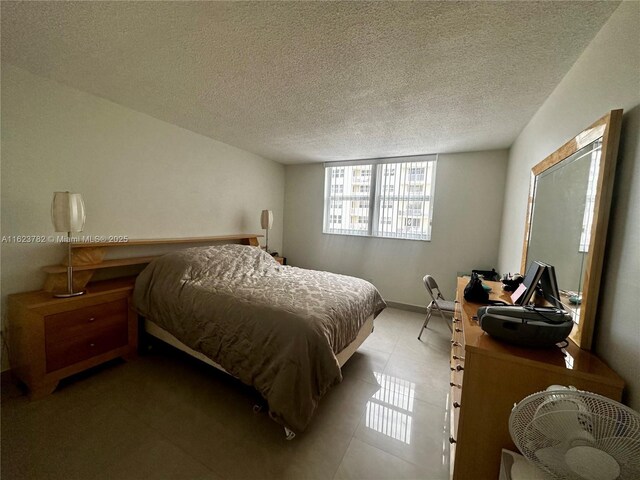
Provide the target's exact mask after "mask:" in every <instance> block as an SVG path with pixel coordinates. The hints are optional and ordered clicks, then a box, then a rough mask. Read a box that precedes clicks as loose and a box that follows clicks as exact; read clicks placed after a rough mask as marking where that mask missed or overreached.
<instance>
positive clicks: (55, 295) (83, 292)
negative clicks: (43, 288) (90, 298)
mask: <svg viewBox="0 0 640 480" xmlns="http://www.w3.org/2000/svg"><path fill="white" fill-rule="evenodd" d="M85 293H87V291H86V290H82V291H81V292H71V293H54V294H53V296H54V297H55V298H69V297H77V296H79V295H84V294H85Z"/></svg>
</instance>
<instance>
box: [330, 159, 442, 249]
mask: <svg viewBox="0 0 640 480" xmlns="http://www.w3.org/2000/svg"><path fill="white" fill-rule="evenodd" d="M436 160H437V156H436V155H424V156H417V157H406V158H402V159H400V158H388V159H376V160H370V161H366V160H363V161H355V162H337V163H327V164H325V207H324V226H323V232H324V233H332V234H341V235H362V236H375V237H389V238H405V239H412V240H430V239H431V216H432V210H433V192H434V187H435V172H436ZM338 217H339V219H340V221H337V218H338Z"/></svg>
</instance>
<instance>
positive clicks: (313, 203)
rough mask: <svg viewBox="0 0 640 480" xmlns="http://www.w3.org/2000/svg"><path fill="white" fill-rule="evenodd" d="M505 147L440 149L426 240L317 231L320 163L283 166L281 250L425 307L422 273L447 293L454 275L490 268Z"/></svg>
mask: <svg viewBox="0 0 640 480" xmlns="http://www.w3.org/2000/svg"><path fill="white" fill-rule="evenodd" d="M506 164H507V151H506V150H498V151H488V152H472V153H459V154H447V155H440V157H439V160H438V165H437V170H436V186H435V199H434V206H433V228H432V238H431V241H430V242H421V241H411V240H393V239H387V238H363V237H353V236H344V235H329V234H323V233H322V215H323V196H324V168H323V166H322V164H313V165H289V166H287V168H286V193H285V225H284V252H283V253H284V254H285V255H286V256H287V258H288V261H289V263H290V264H292V265H297V266H301V267H307V268H314V269H320V270H328V271H332V272H337V273H344V274H347V275H354V276H358V277H361V278H364V279H367V280H370V281H371V282H372V283H373V284H374V285H376V287H378V289H379V290H380V292H381V293H382V295H383V297H384V298H385V299H386V300H390V301H394V302H400V303H405V304H410V305H421V306H426V291H425V290H424V286H423V284H422V277H423V276H424V275H425V274H427V273H429V274H431V275H433V276H434V277H435V278H436V280H437V281H438V283H439V284H440V286H441V287H442V288H443V290H444V292H445V296H446V295H448V296H449V298H450V299H453V296H454V291H455V282H456V274H457V273H458V272H463V271H466V272H469V271H471V269H472V268H485V267H495V266H496V263H497V260H498V240H499V229H500V223H501V215H502V199H503V193H504V182H505V176H506Z"/></svg>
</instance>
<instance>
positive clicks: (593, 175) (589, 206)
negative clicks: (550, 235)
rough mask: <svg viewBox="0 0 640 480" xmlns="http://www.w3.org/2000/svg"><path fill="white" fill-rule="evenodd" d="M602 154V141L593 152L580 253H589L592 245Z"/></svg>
mask: <svg viewBox="0 0 640 480" xmlns="http://www.w3.org/2000/svg"><path fill="white" fill-rule="evenodd" d="M601 153H602V141H600V142H597V143H596V145H595V147H594V149H593V151H592V152H591V166H590V167H589V180H588V182H587V198H586V201H585V204H584V215H583V217H582V232H581V234H580V246H579V248H578V251H579V252H583V253H586V252H588V251H589V244H590V243H591V228H592V226H593V211H594V210H595V205H596V192H597V183H598V173H599V171H600V155H601Z"/></svg>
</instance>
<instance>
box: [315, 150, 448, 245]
mask: <svg viewBox="0 0 640 480" xmlns="http://www.w3.org/2000/svg"><path fill="white" fill-rule="evenodd" d="M423 162H424V163H429V162H433V167H432V170H431V172H432V174H431V178H430V180H431V185H430V187H431V188H430V189H429V188H425V192H424V194H423V195H422V196H420V198H418V199H413V198H410V195H408V194H407V195H405V196H406V197H408V199H403V200H402V201H406V202H407V203H408V202H414V201H417V202H422V203H423V204H424V203H425V202H428V212H427V211H426V210H427V209H425V213H427V214H428V216H426V217H423V218H428V226H427V229H426V232H425V233H424V234H416V235H411V234H409V235H407V234H404V235H399V236H397V235H390V234H389V232H387V234H384V230H382V231H378V229H379V223H380V221H382V219H381V211H380V210H381V204H382V203H384V202H394V201H397V200H389V198H388V197H386V196H385V195H384V192H383V184H386V182H382V181H381V180H382V179H381V178H380V179H379V178H378V177H379V176H387V177H389V178H390V175H389V174H386V175H381V172H382V170H383V169H382V168H381V167H380V165H383V164H404V163H423ZM356 165H364V166H371V169H370V175H369V177H370V178H369V197H368V198H364V197H362V196H359V197H357V198H356V196H355V195H354V194H353V192H351V195H344V194H343V197H342V200H341V201H346V202H353V201H356V202H358V201H364V200H367V199H368V201H369V209H368V210H369V212H368V218H369V221H368V225H367V230H366V231H364V230H363V231H362V233H359V232H357V231H354V230H346V229H345V231H336V230H335V229H332V228H331V227H330V225H329V224H328V223H327V222H328V220H329V217H330V215H331V204H332V203H333V202H335V201H336V198H335V197H332V196H331V194H332V192H331V189H332V185H333V181H332V180H334V179H336V178H337V177H336V176H335V175H332V171H333V170H332V168H336V167H348V166H356ZM437 165H438V155H437V154H429V155H414V156H410V157H391V158H376V159H366V160H351V161H341V162H326V163H324V165H323V166H324V169H325V174H324V182H325V184H324V212H323V218H322V233H323V234H327V235H346V236H355V237H372V238H386V239H390V240H415V241H422V242H430V241H431V237H432V229H433V205H434V199H435V190H436V172H437ZM396 173H397V172H395V171H394V173H393V177H394V178H395V176H396ZM428 174H429V165H428V164H427V165H426V166H425V172H424V177H425V180H424V181H425V182H426V181H427V180H429V177H428ZM411 175H412V174H407V176H408V177H410V176H411ZM360 176H361V177H362V174H361V175H360ZM339 178H345V175H344V171H343V175H342V176H340V177H339ZM411 181H412V180H410V179H408V180H407V183H410V182H411ZM343 185H344V184H343ZM334 190H335V189H334ZM343 191H344V186H343ZM334 193H335V192H334ZM397 196H400V195H399V194H397ZM407 208H408V207H407ZM394 212H397V210H395V209H394ZM395 214H396V215H397V213H395Z"/></svg>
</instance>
